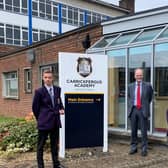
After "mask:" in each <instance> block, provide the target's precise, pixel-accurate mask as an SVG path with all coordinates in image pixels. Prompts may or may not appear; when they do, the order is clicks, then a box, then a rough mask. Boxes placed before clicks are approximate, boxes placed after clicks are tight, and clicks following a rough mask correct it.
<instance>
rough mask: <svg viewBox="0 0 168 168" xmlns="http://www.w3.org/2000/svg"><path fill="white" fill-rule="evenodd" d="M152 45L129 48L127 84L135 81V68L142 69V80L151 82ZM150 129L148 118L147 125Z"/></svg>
mask: <svg viewBox="0 0 168 168" xmlns="http://www.w3.org/2000/svg"><path fill="white" fill-rule="evenodd" d="M151 58H152V46H150V45H148V46H141V47H133V48H130V49H129V56H128V84H129V83H132V82H135V79H134V71H135V69H137V68H142V69H143V75H144V79H143V80H144V81H146V82H151V60H152V59H151ZM128 129H130V122H129V120H128ZM149 129H150V120H149V127H148V130H149Z"/></svg>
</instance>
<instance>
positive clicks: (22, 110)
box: [0, 24, 102, 117]
mask: <svg viewBox="0 0 168 168" xmlns="http://www.w3.org/2000/svg"><path fill="white" fill-rule="evenodd" d="M88 36H89V37H90V41H91V45H92V44H93V43H94V42H96V41H97V40H98V39H100V37H101V36H102V27H101V25H100V24H94V25H89V26H85V27H82V28H78V29H76V30H72V31H70V32H67V33H64V34H62V35H59V36H56V37H54V38H52V39H49V40H44V41H41V42H38V43H35V44H34V45H32V46H29V47H25V48H21V49H17V50H15V51H14V52H11V53H8V54H5V55H3V56H1V57H0V64H1V66H0V74H1V83H0V106H1V108H0V115H5V116H15V117H25V116H26V115H27V114H28V113H29V112H31V104H32V98H33V93H34V89H36V88H38V87H39V86H41V85H42V79H41V74H42V71H43V70H44V69H48V68H49V69H52V70H53V71H54V74H55V81H54V82H55V83H56V84H57V83H58V52H80V53H83V52H85V49H84V47H83V41H85V40H86V37H88Z"/></svg>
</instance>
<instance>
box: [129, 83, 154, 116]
mask: <svg viewBox="0 0 168 168" xmlns="http://www.w3.org/2000/svg"><path fill="white" fill-rule="evenodd" d="M135 85H136V83H135V82H134V83H131V84H130V85H129V86H128V117H130V116H131V113H132V110H133V106H134V97H135ZM152 97H153V89H152V86H151V84H150V83H148V82H144V81H142V93H141V104H142V112H143V115H144V117H145V118H148V117H149V116H150V102H151V101H152Z"/></svg>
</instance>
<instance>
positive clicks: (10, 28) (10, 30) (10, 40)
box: [6, 24, 13, 44]
mask: <svg viewBox="0 0 168 168" xmlns="http://www.w3.org/2000/svg"><path fill="white" fill-rule="evenodd" d="M6 43H7V44H13V26H12V25H8V24H7V25H6Z"/></svg>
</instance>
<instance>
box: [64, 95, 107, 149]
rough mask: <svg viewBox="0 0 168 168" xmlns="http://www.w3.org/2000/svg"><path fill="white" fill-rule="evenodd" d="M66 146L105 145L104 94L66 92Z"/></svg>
mask: <svg viewBox="0 0 168 168" xmlns="http://www.w3.org/2000/svg"><path fill="white" fill-rule="evenodd" d="M65 107H66V108H65V147H66V148H79V147H94V146H103V135H104V134H103V130H104V129H103V126H104V94H92V93H91V94H78V93H77V94H65Z"/></svg>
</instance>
